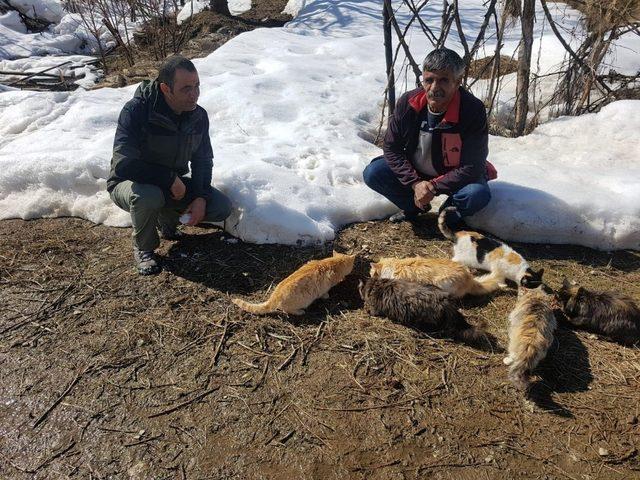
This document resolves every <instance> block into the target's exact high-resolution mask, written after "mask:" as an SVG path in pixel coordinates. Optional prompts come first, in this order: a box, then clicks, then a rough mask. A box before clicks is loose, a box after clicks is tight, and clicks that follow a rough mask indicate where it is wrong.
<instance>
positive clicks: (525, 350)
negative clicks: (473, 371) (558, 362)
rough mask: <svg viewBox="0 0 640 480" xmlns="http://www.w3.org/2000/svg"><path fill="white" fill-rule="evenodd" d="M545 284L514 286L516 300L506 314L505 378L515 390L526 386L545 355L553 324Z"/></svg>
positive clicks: (554, 321)
mask: <svg viewBox="0 0 640 480" xmlns="http://www.w3.org/2000/svg"><path fill="white" fill-rule="evenodd" d="M544 289H545V285H540V286H539V287H537V288H532V289H529V288H523V287H520V288H519V289H518V301H517V302H516V306H515V308H514V309H513V310H512V311H511V313H510V314H509V356H508V357H506V358H505V359H504V360H503V361H504V363H505V365H509V379H510V380H511V381H512V382H513V384H514V385H515V386H516V388H518V389H519V390H523V391H526V390H527V389H528V388H529V384H530V381H529V376H530V374H531V372H532V371H533V369H534V368H536V366H537V365H538V363H540V361H541V360H542V359H543V358H544V357H545V356H546V355H547V351H548V350H549V347H550V346H551V343H552V342H553V333H554V331H555V329H556V327H557V323H556V318H555V316H554V315H553V296H552V295H549V294H547V293H545V291H544Z"/></svg>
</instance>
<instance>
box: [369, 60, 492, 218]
mask: <svg viewBox="0 0 640 480" xmlns="http://www.w3.org/2000/svg"><path fill="white" fill-rule="evenodd" d="M464 69H465V64H464V61H463V60H462V59H461V58H460V56H459V55H458V54H457V53H456V52H454V51H453V50H449V49H447V48H440V49H437V50H434V51H432V52H431V53H429V55H427V58H425V60H424V62H423V64H422V72H423V79H422V87H421V88H416V89H415V90H411V91H409V92H407V93H405V94H404V95H402V97H400V99H399V100H398V103H397V106H396V110H395V112H394V114H393V115H392V116H391V117H390V118H389V126H388V128H387V133H386V135H385V137H384V145H383V151H384V155H383V156H381V157H377V158H375V159H374V160H373V161H372V162H371V163H370V164H369V165H368V166H367V167H366V168H365V170H364V172H363V176H364V181H365V183H366V184H367V185H368V186H369V187H370V188H372V189H373V190H375V191H376V192H378V193H380V194H382V195H384V196H385V197H386V198H388V199H389V200H390V201H391V202H393V203H394V204H395V205H396V206H397V207H398V208H399V209H400V212H398V213H396V214H394V215H392V216H391V217H390V219H389V220H391V221H392V222H400V221H403V220H409V221H412V220H415V219H416V218H417V216H418V214H420V213H422V212H428V211H429V210H430V209H431V205H430V203H431V200H432V199H433V197H434V196H436V195H441V194H444V195H448V196H449V198H448V199H447V200H446V201H445V203H444V204H443V206H442V208H444V207H447V206H450V205H453V206H455V207H457V209H458V213H459V216H458V217H457V218H455V217H454V216H453V215H449V216H448V218H447V221H448V222H451V227H457V226H458V225H456V224H461V223H462V218H461V217H466V216H469V215H473V214H474V213H476V212H478V211H479V210H481V209H483V208H484V207H485V206H486V205H487V204H488V203H489V200H490V199H491V192H490V190H489V186H488V185H487V181H488V180H490V179H493V178H496V177H497V174H496V171H495V168H493V165H491V164H490V163H488V162H487V154H488V152H489V149H488V140H489V138H488V137H489V134H488V130H487V113H486V110H485V107H484V104H483V103H482V101H480V100H479V99H477V98H476V97H474V96H473V95H472V94H471V93H469V92H467V91H466V90H464V89H463V88H462V87H461V86H460V85H461V82H462V76H463V74H464Z"/></svg>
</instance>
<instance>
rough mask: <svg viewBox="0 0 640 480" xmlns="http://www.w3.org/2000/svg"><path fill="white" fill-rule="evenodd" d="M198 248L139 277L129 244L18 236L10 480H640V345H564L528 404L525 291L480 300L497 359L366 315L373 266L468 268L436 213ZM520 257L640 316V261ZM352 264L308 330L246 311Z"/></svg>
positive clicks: (216, 233) (7, 394)
mask: <svg viewBox="0 0 640 480" xmlns="http://www.w3.org/2000/svg"><path fill="white" fill-rule="evenodd" d="M187 233H188V234H189V235H188V236H187V238H186V239H185V240H183V241H181V242H179V243H176V242H167V241H163V243H162V245H161V248H160V253H161V255H162V256H163V258H164V263H165V268H166V271H164V272H163V273H161V274H160V275H158V276H153V277H140V276H138V275H137V274H136V273H135V271H134V269H133V265H132V258H131V238H130V235H131V230H130V229H128V228H123V229H118V228H111V227H106V226H103V225H93V224H91V223H89V222H86V221H83V220H79V219H70V218H63V219H49V220H34V221H22V220H5V221H2V222H0V363H1V367H0V368H1V371H2V381H1V382H0V452H1V455H0V472H2V473H1V474H0V477H2V478H7V479H31V478H34V479H58V478H87V479H89V478H90V479H107V478H108V479H187V478H188V479H272V478H273V479H276V478H277V479H302V478H304V479H419V478H420V479H421V478H437V479H448V478H451V479H454V478H455V479H474V480H475V479H513V478H545V479H555V478H568V479H574V480H575V479H596V478H602V479H605V478H606V479H633V478H640V458H639V456H638V450H639V449H640V425H639V424H638V417H639V416H640V390H639V388H640V350H639V349H638V348H625V347H622V346H620V345H617V344H615V343H611V342H608V341H606V340H604V339H601V338H598V337H596V336H595V335H592V334H589V333H586V332H580V331H572V330H569V329H566V328H561V329H560V330H559V331H558V332H557V339H556V341H555V342H554V344H553V347H552V349H551V351H550V353H549V355H548V357H547V359H546V360H545V361H544V362H543V363H542V365H541V366H540V368H539V369H538V372H537V373H538V374H539V377H537V384H536V387H535V390H534V392H535V396H534V401H533V402H530V401H525V400H524V399H523V398H522V396H521V395H520V394H518V393H517V392H516V390H515V389H514V388H513V387H512V386H511V385H510V383H509V382H508V380H507V377H506V367H505V366H504V365H503V363H502V359H503V357H504V352H502V351H501V347H500V346H503V347H504V346H505V345H506V342H507V336H506V328H507V315H508V312H509V311H510V309H511V308H512V307H513V304H514V302H515V298H516V292H515V290H514V289H513V288H509V289H507V290H504V291H501V292H499V293H497V294H496V295H493V296H491V297H489V298H484V299H482V298H481V299H475V300H468V301H465V302H464V304H463V309H464V312H465V313H466V315H467V316H468V317H469V319H470V321H471V322H473V323H476V324H482V325H485V326H486V328H487V329H488V330H489V331H490V332H491V333H492V334H494V335H495V336H496V337H497V340H498V343H499V346H497V347H496V348H494V349H493V350H492V351H482V350H477V349H474V348H470V347H467V346H464V345H460V344H456V343H453V342H451V341H448V340H445V339H439V338H435V337H430V336H428V335H426V334H424V333H421V332H418V331H415V330H412V329H409V328H406V327H403V326H401V325H397V324H394V323H392V322H390V321H388V320H386V319H381V318H373V317H370V316H369V315H367V314H365V313H364V312H363V311H362V309H361V306H362V304H361V301H360V300H359V298H358V294H357V283H358V279H359V278H362V277H364V276H365V275H366V274H367V272H368V264H369V262H370V261H371V260H373V259H377V258H378V257H380V256H382V255H395V256H408V255H414V254H420V255H425V256H434V257H447V256H448V255H449V252H450V244H449V243H448V242H447V241H445V240H443V239H442V238H441V236H440V235H439V233H438V232H437V227H436V219H435V215H429V216H427V217H426V219H423V220H422V223H420V224H418V225H417V226H412V225H409V224H401V225H394V224H390V223H389V222H387V221H378V222H367V223H361V224H354V225H350V226H348V227H346V228H345V229H344V230H342V231H341V232H339V233H338V235H337V238H336V240H335V242H334V244H333V245H327V246H325V247H318V248H295V247H286V246H278V245H253V244H245V243H243V242H236V241H235V239H233V238H231V237H230V236H229V235H228V234H226V233H224V232H222V231H220V230H217V229H199V228H188V229H187ZM514 246H515V247H516V248H517V249H518V250H519V251H520V252H521V253H522V254H523V255H524V256H525V257H526V258H528V259H530V261H531V263H532V265H533V266H534V268H539V267H544V268H545V271H546V272H547V273H546V275H547V280H548V282H549V283H550V284H551V285H552V286H553V287H558V286H559V284H560V282H561V279H562V276H563V275H569V276H570V277H571V278H573V279H575V280H577V281H578V282H579V283H581V284H583V285H585V286H589V287H592V288H599V289H615V290H619V291H623V292H625V293H627V294H630V295H632V296H633V297H634V298H635V299H636V300H639V299H640V254H639V253H637V252H627V251H621V252H616V253H613V254H609V253H601V252H596V251H594V250H590V249H587V248H581V247H570V246H550V245H527V244H516V245H514ZM332 248H335V249H336V250H339V251H345V252H352V253H357V254H358V262H357V265H356V268H355V270H354V273H353V274H352V275H351V276H349V277H348V278H347V280H346V281H345V282H344V283H343V284H341V285H339V286H337V287H335V288H334V289H333V290H332V291H331V292H330V294H331V296H330V299H328V300H319V301H317V302H315V303H314V304H313V305H312V306H311V307H310V308H309V310H308V311H307V313H306V314H305V315H304V316H302V317H300V318H292V317H287V316H286V315H272V316H267V317H257V316H254V315H251V314H248V313H244V312H241V311H239V310H238V309H237V308H236V307H235V306H234V305H233V304H231V302H230V298H231V297H234V296H240V297H243V298H248V299H253V300H259V299H263V298H265V297H266V296H267V294H268V292H269V289H270V288H272V287H273V285H275V284H276V283H277V282H279V281H280V280H281V279H283V278H284V277H285V276H287V275H288V274H289V273H291V272H292V271H293V270H294V269H296V268H297V267H299V266H300V265H302V264H303V263H304V262H306V261H308V260H310V259H313V258H321V257H324V256H326V255H328V254H329V253H330V250H331V249H332Z"/></svg>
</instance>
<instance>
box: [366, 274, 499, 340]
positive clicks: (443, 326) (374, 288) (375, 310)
mask: <svg viewBox="0 0 640 480" xmlns="http://www.w3.org/2000/svg"><path fill="white" fill-rule="evenodd" d="M358 289H359V291H360V296H361V297H362V300H364V308H365V310H366V311H367V313H369V314H370V315H374V316H384V317H387V318H389V319H390V320H392V321H394V322H398V323H402V324H404V325H408V326H411V327H414V328H416V329H419V330H427V331H429V330H430V331H433V330H442V331H443V332H444V333H445V335H446V336H448V337H450V338H454V339H455V340H460V341H462V342H464V343H468V344H473V345H478V344H479V343H481V340H487V338H486V336H485V334H484V332H482V330H480V329H477V328H475V327H473V326H471V325H469V324H468V323H467V321H466V320H465V318H464V317H463V316H462V313H460V311H459V310H458V309H457V308H456V306H455V305H454V303H453V302H452V301H451V298H450V297H449V294H448V293H446V292H444V291H442V290H441V289H439V288H438V287H436V286H434V285H423V284H421V283H416V282H411V281H408V280H392V279H388V278H369V279H367V281H366V282H363V281H362V280H361V281H360V285H359V287H358Z"/></svg>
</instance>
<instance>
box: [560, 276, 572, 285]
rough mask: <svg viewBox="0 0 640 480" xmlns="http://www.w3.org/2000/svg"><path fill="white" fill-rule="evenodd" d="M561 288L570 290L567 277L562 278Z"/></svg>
mask: <svg viewBox="0 0 640 480" xmlns="http://www.w3.org/2000/svg"><path fill="white" fill-rule="evenodd" d="M562 287H563V288H570V287H571V282H569V279H568V278H567V277H564V278H563V279H562Z"/></svg>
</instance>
